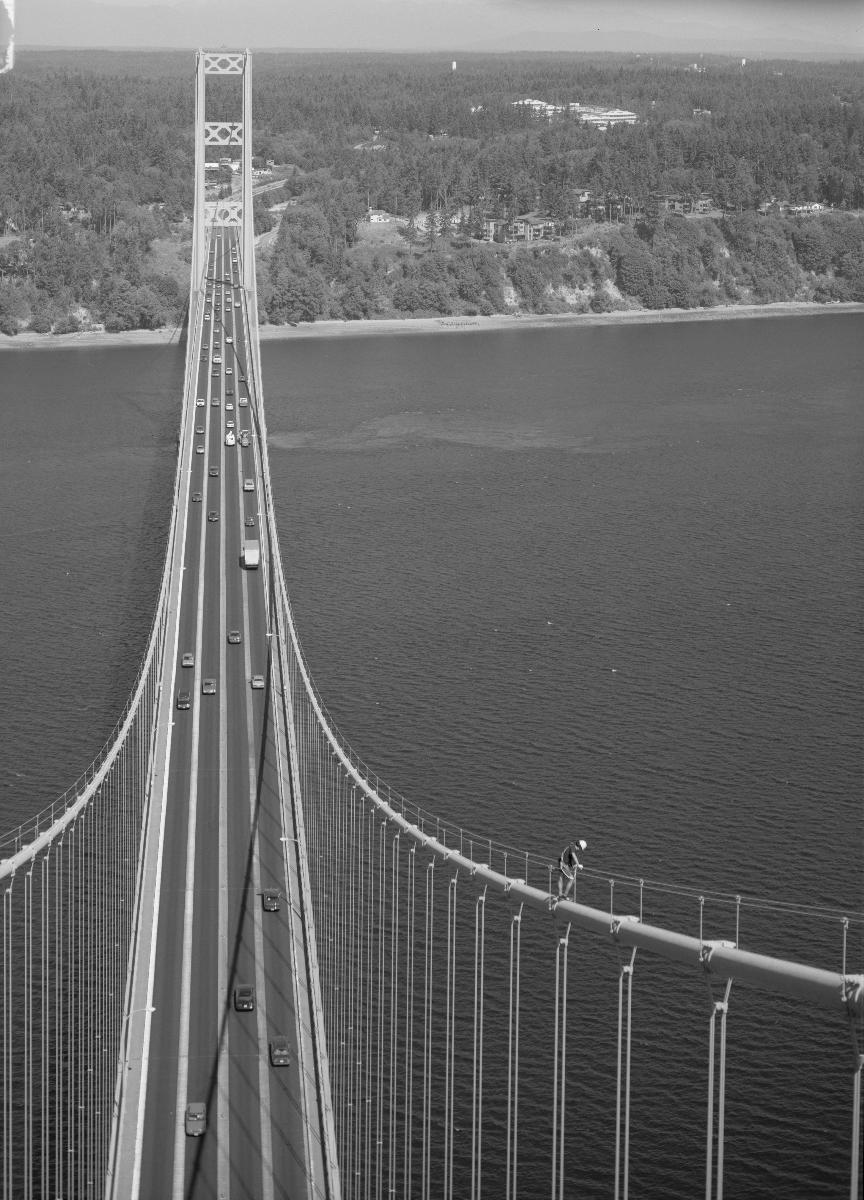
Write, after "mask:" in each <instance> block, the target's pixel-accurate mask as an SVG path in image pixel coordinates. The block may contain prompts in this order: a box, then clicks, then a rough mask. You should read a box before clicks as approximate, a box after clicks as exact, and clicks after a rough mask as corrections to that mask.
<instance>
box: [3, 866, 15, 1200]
mask: <svg viewBox="0 0 864 1200" xmlns="http://www.w3.org/2000/svg"><path fill="white" fill-rule="evenodd" d="M14 886H15V876H14V875H12V876H10V878H9V883H8V885H7V886H6V887H5V888H4V889H3V1200H12V888H13V887H14Z"/></svg>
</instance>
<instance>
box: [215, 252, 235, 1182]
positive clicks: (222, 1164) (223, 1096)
mask: <svg viewBox="0 0 864 1200" xmlns="http://www.w3.org/2000/svg"><path fill="white" fill-rule="evenodd" d="M220 248H221V243H220ZM223 255H224V250H223ZM219 274H220V275H221V274H224V271H220V272H219ZM223 314H224V310H223ZM222 333H223V337H224V334H225V325H224V322H223V323H222ZM219 392H220V404H219V455H220V459H219V461H220V467H219V475H220V480H219V508H220V524H221V530H220V534H219V901H218V909H219V949H218V953H217V956H216V964H217V965H216V994H217V996H218V998H219V1023H220V1027H221V1028H222V1031H223V1036H222V1038H221V1040H220V1044H219V1062H218V1067H217V1072H216V1079H217V1084H216V1086H217V1093H216V1134H217V1141H216V1194H217V1196H219V1197H220V1198H221V1200H227V1198H228V1196H229V1195H230V1189H231V1146H230V1136H231V1134H230V1116H231V1070H230V1067H231V1060H230V1048H231V1044H230V1019H229V1012H230V1010H229V1005H230V997H229V995H228V882H229V881H228V761H227V747H226V742H227V739H228V678H227V675H226V667H227V661H226V654H225V522H226V519H227V512H226V508H225V417H224V412H225V371H224V366H223V368H222V369H221V370H220V371H219Z"/></svg>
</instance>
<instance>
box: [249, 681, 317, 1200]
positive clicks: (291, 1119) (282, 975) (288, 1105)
mask: <svg viewBox="0 0 864 1200" xmlns="http://www.w3.org/2000/svg"><path fill="white" fill-rule="evenodd" d="M258 695H263V696H264V697H265V699H264V701H263V702H262V703H263V704H264V706H265V707H264V714H263V715H264V717H265V722H264V725H263V727H262V735H261V736H262V757H263V761H264V763H265V770H264V772H263V773H262V778H261V780H260V783H259V805H260V813H261V817H260V821H259V846H260V855H261V862H262V878H263V877H264V876H265V873H266V876H268V877H269V878H270V879H281V887H280V890H281V892H282V893H283V897H284V898H283V900H282V903H281V907H280V909H279V911H278V912H276V913H268V914H267V923H266V925H265V927H264V971H265V976H266V980H267V983H266V991H267V1004H268V1018H269V1024H268V1041H269V1039H270V1038H271V1037H273V1036H276V1035H281V1036H285V1037H287V1038H288V1039H289V1044H290V1050H291V1062H290V1064H289V1065H288V1066H287V1067H271V1069H270V1089H271V1091H270V1120H271V1130H272V1142H273V1174H274V1179H275V1180H276V1183H277V1186H276V1195H277V1196H285V1197H289V1196H296V1195H298V1194H300V1193H301V1192H302V1193H305V1192H306V1190H308V1189H307V1179H308V1174H309V1167H308V1164H307V1161H306V1132H307V1131H306V1125H305V1121H304V1111H303V1105H302V1101H301V1094H302V1081H301V1077H300V1058H299V1052H298V1035H299V1031H298V1019H299V1014H298V1013H297V1011H296V1008H295V1003H294V979H293V974H294V954H293V951H292V945H291V936H292V929H291V923H292V922H291V917H292V910H291V904H292V902H293V903H296V901H292V898H291V897H290V895H289V894H288V892H287V887H286V883H285V877H284V857H283V845H284V844H283V842H282V837H283V836H285V833H283V826H282V821H281V811H280V809H281V796H280V791H279V774H278V771H279V746H278V742H277V735H276V728H275V724H274V720H273V699H274V698H273V697H272V696H271V695H270V693H269V691H268V692H265V693H258ZM286 783H287V781H286ZM297 953H298V960H299V961H298V970H299V971H302V972H303V974H304V975H305V967H304V965H303V949H302V947H298V949H297ZM310 1116H311V1118H312V1120H313V1121H314V1120H315V1117H316V1114H314V1113H312V1114H310Z"/></svg>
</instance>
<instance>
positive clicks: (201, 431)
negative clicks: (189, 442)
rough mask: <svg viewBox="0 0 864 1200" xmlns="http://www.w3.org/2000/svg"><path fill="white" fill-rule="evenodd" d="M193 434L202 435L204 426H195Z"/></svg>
mask: <svg viewBox="0 0 864 1200" xmlns="http://www.w3.org/2000/svg"><path fill="white" fill-rule="evenodd" d="M195 432H196V433H197V434H202V433H203V432H204V426H203V425H196V426H195Z"/></svg>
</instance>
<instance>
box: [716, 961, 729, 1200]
mask: <svg viewBox="0 0 864 1200" xmlns="http://www.w3.org/2000/svg"><path fill="white" fill-rule="evenodd" d="M731 990H732V980H731V979H727V980H726V995H725V996H724V997H723V1002H722V1005H721V1009H720V1088H719V1095H718V1098H717V1200H723V1142H724V1138H725V1119H726V1018H727V1017H728V1015H729V993H730V991H731Z"/></svg>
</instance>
